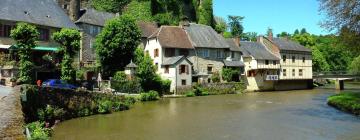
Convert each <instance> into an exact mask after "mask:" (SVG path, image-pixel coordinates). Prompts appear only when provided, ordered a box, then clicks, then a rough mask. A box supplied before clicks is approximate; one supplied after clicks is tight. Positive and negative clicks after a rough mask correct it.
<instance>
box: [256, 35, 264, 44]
mask: <svg viewBox="0 0 360 140" xmlns="http://www.w3.org/2000/svg"><path fill="white" fill-rule="evenodd" d="M262 40H263V36H262V35H260V36H258V37H256V42H258V43H260V42H262Z"/></svg>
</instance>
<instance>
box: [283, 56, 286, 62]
mask: <svg viewBox="0 0 360 140" xmlns="http://www.w3.org/2000/svg"><path fill="white" fill-rule="evenodd" d="M283 62H284V63H285V62H286V55H283Z"/></svg>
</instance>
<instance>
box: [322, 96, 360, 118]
mask: <svg viewBox="0 0 360 140" xmlns="http://www.w3.org/2000/svg"><path fill="white" fill-rule="evenodd" d="M328 105H330V106H333V107H335V108H338V109H340V110H342V111H346V112H350V113H353V114H355V115H360V93H341V94H337V95H333V96H330V97H329V98H328Z"/></svg>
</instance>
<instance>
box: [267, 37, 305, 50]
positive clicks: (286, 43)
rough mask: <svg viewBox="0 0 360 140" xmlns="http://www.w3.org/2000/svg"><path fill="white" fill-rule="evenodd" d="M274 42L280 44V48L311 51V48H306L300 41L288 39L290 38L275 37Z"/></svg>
mask: <svg viewBox="0 0 360 140" xmlns="http://www.w3.org/2000/svg"><path fill="white" fill-rule="evenodd" d="M273 42H274V43H275V44H276V45H277V46H279V48H280V50H286V51H301V52H311V50H310V49H308V48H305V47H304V46H303V45H300V44H299V43H296V42H294V41H291V40H288V39H284V38H274V39H273Z"/></svg>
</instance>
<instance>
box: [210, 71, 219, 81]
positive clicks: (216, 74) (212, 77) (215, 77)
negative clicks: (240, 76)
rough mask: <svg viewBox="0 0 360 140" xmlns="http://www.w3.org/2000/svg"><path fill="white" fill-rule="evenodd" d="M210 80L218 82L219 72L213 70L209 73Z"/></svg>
mask: <svg viewBox="0 0 360 140" xmlns="http://www.w3.org/2000/svg"><path fill="white" fill-rule="evenodd" d="M211 81H212V82H214V83H219V82H220V74H219V72H214V73H213V74H212V75H211Z"/></svg>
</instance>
